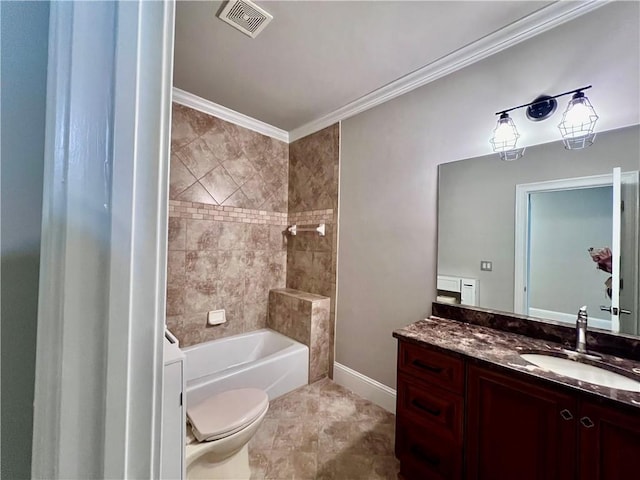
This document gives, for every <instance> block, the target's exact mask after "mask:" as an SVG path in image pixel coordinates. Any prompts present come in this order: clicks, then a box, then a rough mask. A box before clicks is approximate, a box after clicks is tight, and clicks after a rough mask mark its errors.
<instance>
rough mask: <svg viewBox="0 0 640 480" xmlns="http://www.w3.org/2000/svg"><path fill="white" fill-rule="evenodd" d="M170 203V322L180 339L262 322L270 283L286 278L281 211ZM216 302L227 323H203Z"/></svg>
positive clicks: (281, 282)
mask: <svg viewBox="0 0 640 480" xmlns="http://www.w3.org/2000/svg"><path fill="white" fill-rule="evenodd" d="M169 208H170V211H169V253H168V269H167V326H168V327H169V329H170V330H171V331H172V332H173V333H174V334H175V335H176V336H177V337H178V339H179V340H180V343H181V345H182V346H188V345H193V344H195V343H201V342H205V341H207V340H213V339H216V338H221V337H225V336H228V335H234V334H237V333H242V332H248V331H252V330H256V329H259V328H264V327H266V325H267V310H268V297H269V290H271V289H273V288H282V287H283V286H284V285H285V275H286V262H287V260H286V257H287V250H286V243H285V241H286V239H285V237H284V235H283V231H284V229H285V228H286V225H285V224H286V214H283V213H280V212H258V213H257V214H254V213H252V212H246V213H243V212H242V211H240V210H242V209H239V208H236V209H230V210H226V211H224V210H223V211H215V210H213V209H211V210H210V209H209V208H208V207H207V206H206V205H203V204H196V203H192V202H180V201H175V200H174V201H172V205H170V207H169ZM218 208H220V207H218ZM224 208H230V207H224ZM184 210H195V212H185V211H184ZM201 210H204V211H211V212H215V213H213V214H206V213H198V212H199V211H201ZM231 215H238V216H231ZM240 215H243V216H240ZM265 217H267V218H270V219H271V220H265V219H264V218H265ZM267 221H270V222H272V223H270V224H269V223H266V222H267ZM218 309H225V311H226V317H227V323H225V324H223V325H216V326H207V324H206V322H207V312H208V311H210V310H218Z"/></svg>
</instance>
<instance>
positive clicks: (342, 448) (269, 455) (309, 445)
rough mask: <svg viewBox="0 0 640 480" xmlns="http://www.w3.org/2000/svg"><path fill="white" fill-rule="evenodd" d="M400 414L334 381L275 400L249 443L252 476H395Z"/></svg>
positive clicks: (367, 479) (390, 479)
mask: <svg viewBox="0 0 640 480" xmlns="http://www.w3.org/2000/svg"><path fill="white" fill-rule="evenodd" d="M394 431H395V417H394V416H393V415H392V414H391V413H389V412H387V411H385V410H383V409H382V408H380V407H378V406H377V405H374V404H372V403H371V402H369V401H367V400H364V399H362V398H360V397H358V396H356V395H354V394H353V393H351V392H349V391H348V390H345V389H344V388H342V387H340V386H338V385H336V384H335V383H333V382H332V381H330V380H326V379H325V380H320V381H319V382H316V383H314V384H312V385H308V386H306V387H303V388H300V389H298V390H295V391H294V392H291V393H289V394H287V395H284V396H282V397H280V398H278V399H276V400H274V401H272V402H271V405H270V407H269V412H268V413H267V416H266V417H265V419H264V421H263V423H262V425H261V426H260V429H259V430H258V432H257V433H256V435H255V437H254V438H253V439H252V440H251V442H250V443H249V462H250V464H251V472H252V476H251V478H252V479H256V480H263V479H264V480H267V479H269V480H282V479H335V480H360V479H362V480H379V479H384V480H395V479H396V478H397V473H398V462H397V460H396V459H395V457H394V455H393V444H394Z"/></svg>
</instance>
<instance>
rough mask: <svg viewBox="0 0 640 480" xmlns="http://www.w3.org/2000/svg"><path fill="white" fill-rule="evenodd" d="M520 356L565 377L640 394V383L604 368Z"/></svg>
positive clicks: (552, 358)
mask: <svg viewBox="0 0 640 480" xmlns="http://www.w3.org/2000/svg"><path fill="white" fill-rule="evenodd" d="M520 356H521V357H522V358H523V359H525V360H526V361H527V362H529V363H533V364H534V365H537V366H538V367H542V368H544V369H545V370H549V371H551V372H554V373H557V374H560V375H564V376H565V377H571V378H575V379H576V380H582V381H583V382H589V383H594V384H596V385H601V386H603V387H610V388H616V389H618V390H629V391H631V392H640V382H638V381H636V380H633V379H631V378H628V377H625V376H623V375H620V374H618V373H615V372H610V371H609V370H605V369H604V368H599V367H596V366H594V365H589V364H586V363H581V362H576V361H574V360H569V359H568V358H560V357H553V356H551V355H544V354H540V353H521V354H520Z"/></svg>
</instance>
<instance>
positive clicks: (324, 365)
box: [267, 288, 330, 383]
mask: <svg viewBox="0 0 640 480" xmlns="http://www.w3.org/2000/svg"><path fill="white" fill-rule="evenodd" d="M329 310H330V300H329V297H324V296H321V295H314V294H311V293H308V292H302V291H300V290H293V289H291V288H281V289H276V290H271V291H270V292H269V317H268V320H267V326H268V327H269V328H272V329H273V330H276V331H277V332H280V333H282V334H283V335H286V336H288V337H291V338H293V339H295V340H297V341H299V342H300V343H304V344H305V345H308V346H309V383H312V382H315V381H316V380H320V379H321V378H323V377H326V376H327V375H328V374H329V357H330V355H329V350H330V334H329V318H330V315H329Z"/></svg>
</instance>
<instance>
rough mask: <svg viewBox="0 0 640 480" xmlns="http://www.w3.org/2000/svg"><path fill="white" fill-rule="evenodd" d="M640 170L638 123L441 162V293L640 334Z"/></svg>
mask: <svg viewBox="0 0 640 480" xmlns="http://www.w3.org/2000/svg"><path fill="white" fill-rule="evenodd" d="M639 170H640V127H638V126H633V127H628V128H624V129H620V130H614V131H609V132H605V133H600V134H598V135H597V138H596V141H595V143H594V145H592V146H591V147H589V148H585V149H583V150H565V149H564V148H563V146H562V143H561V142H554V143H549V144H544V145H538V146H534V147H530V148H528V149H527V151H526V153H525V156H524V157H523V158H521V159H519V160H516V161H513V162H504V161H502V160H500V159H499V157H498V156H497V155H489V156H485V157H479V158H472V159H468V160H461V161H457V162H451V163H446V164H442V165H440V167H439V179H438V300H439V301H443V302H450V303H462V304H467V305H475V306H478V307H483V308H488V309H493V310H501V311H506V312H515V313H519V314H525V315H529V316H531V317H536V318H541V319H546V320H553V321H560V322H567V323H572V324H573V323H575V319H576V313H577V311H578V309H579V308H580V307H581V306H582V305H586V306H587V308H588V312H589V319H590V322H589V323H590V326H591V327H595V328H601V329H604V330H610V331H619V332H621V333H626V334H631V335H639V334H640V327H639V315H638V300H639V297H640V277H639V275H640V273H639V270H640V268H639V266H638V263H639V252H638V248H639V247H638V243H639V233H638V225H639V222H638V215H639V200H638V196H639V189H638V171H639ZM614 205H617V207H616V208H614Z"/></svg>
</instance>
